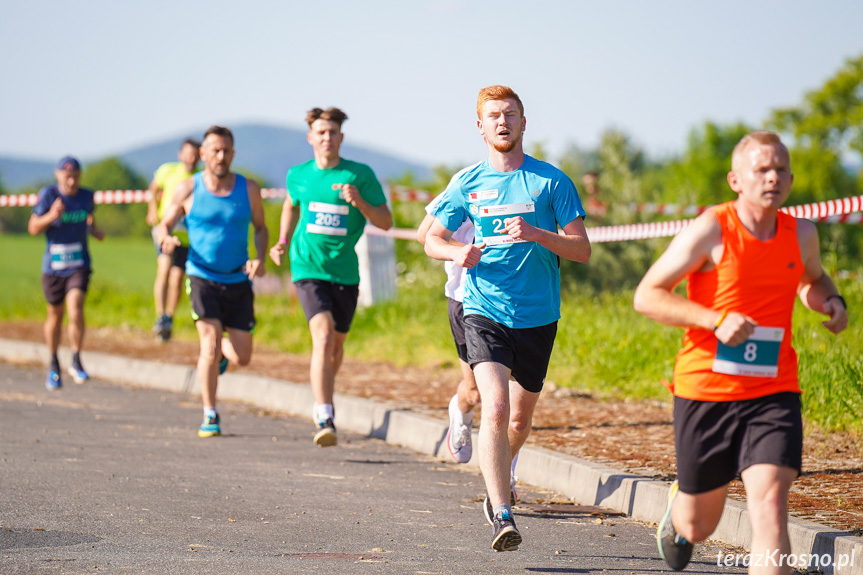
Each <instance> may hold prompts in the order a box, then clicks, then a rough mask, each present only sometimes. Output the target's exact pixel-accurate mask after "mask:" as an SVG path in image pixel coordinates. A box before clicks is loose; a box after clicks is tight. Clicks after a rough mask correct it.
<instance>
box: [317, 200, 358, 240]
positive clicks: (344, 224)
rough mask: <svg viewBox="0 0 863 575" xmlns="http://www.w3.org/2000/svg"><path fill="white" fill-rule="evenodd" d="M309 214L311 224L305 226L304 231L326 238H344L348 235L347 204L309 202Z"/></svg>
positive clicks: (348, 209)
mask: <svg viewBox="0 0 863 575" xmlns="http://www.w3.org/2000/svg"><path fill="white" fill-rule="evenodd" d="M309 212H310V214H311V216H312V218H314V219H313V221H312V222H309V223H308V224H306V231H307V232H309V233H310V234H324V235H327V236H346V235H347V234H348V213H349V212H350V208H349V207H348V205H347V204H324V203H322V202H309Z"/></svg>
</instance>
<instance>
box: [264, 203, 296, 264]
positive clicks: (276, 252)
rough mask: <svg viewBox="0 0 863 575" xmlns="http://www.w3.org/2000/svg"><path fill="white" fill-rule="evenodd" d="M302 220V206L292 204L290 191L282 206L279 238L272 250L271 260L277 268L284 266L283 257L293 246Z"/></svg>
mask: <svg viewBox="0 0 863 575" xmlns="http://www.w3.org/2000/svg"><path fill="white" fill-rule="evenodd" d="M299 219H300V206H295V205H293V204H292V200H291V191H290V190H288V191H287V193H286V195H285V203H283V204H282V214H281V215H280V216H279V238H278V240H277V241H276V244H275V245H274V246H273V247H271V248H270V259H271V260H273V262H275V264H276V265H277V266H280V265H282V256H283V255H285V253H286V252H287V250H288V246H290V245H291V238H292V237H293V236H294V230H295V229H296V227H297V222H298V221H299Z"/></svg>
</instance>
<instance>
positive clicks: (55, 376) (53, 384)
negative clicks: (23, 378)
mask: <svg viewBox="0 0 863 575" xmlns="http://www.w3.org/2000/svg"><path fill="white" fill-rule="evenodd" d="M45 387H46V388H47V389H50V390H55V389H60V388H61V387H63V380H62V379H60V372H59V371H56V370H53V369H52V370H51V371H49V372H48V377H47V378H46V379H45Z"/></svg>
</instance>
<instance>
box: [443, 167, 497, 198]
mask: <svg viewBox="0 0 863 575" xmlns="http://www.w3.org/2000/svg"><path fill="white" fill-rule="evenodd" d="M488 171H489V169H488V163H487V162H484V161H483V162H477V163H475V164H471V165H469V166H465V167H464V168H462V169H460V170H459V171H457V172H456V173H455V174H453V176H452V178H450V180H449V183H448V184H447V186H446V188H445V189H444V191H446V190H448V189H450V188H454V187H459V186H465V185H467V184H469V183H470V182H473V181H475V180H477V179H478V178H481V177H482V176H483V174H484V173H486V172H488Z"/></svg>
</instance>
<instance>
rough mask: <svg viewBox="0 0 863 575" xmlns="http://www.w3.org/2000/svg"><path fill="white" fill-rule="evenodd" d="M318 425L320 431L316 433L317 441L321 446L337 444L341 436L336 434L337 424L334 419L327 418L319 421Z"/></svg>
mask: <svg viewBox="0 0 863 575" xmlns="http://www.w3.org/2000/svg"><path fill="white" fill-rule="evenodd" d="M317 426H318V432H317V433H315V443H316V444H317V445H320V446H321V447H330V446H332V445H335V444H336V442H337V441H338V440H339V438H338V436H337V435H336V425H335V424H334V423H333V420H332V419H330V418H327V419H326V420H324V421H319V422H318V423H317Z"/></svg>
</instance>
